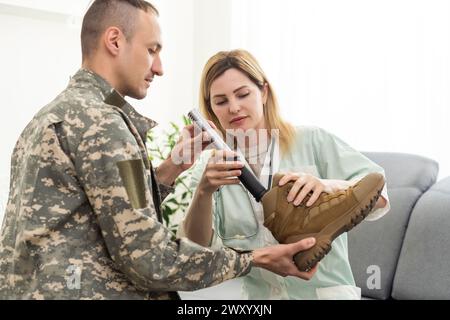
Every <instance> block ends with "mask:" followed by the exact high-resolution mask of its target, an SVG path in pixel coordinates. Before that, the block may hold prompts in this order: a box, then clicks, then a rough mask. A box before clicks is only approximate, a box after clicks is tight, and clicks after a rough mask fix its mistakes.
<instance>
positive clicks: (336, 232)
mask: <svg viewBox="0 0 450 320" xmlns="http://www.w3.org/2000/svg"><path fill="white" fill-rule="evenodd" d="M383 187H384V180H381V181H380V183H379V185H378V186H377V187H376V188H375V189H374V190H373V191H372V192H370V193H369V194H368V195H367V197H366V198H365V199H364V200H363V201H362V202H360V203H359V205H358V206H357V207H356V208H354V209H353V210H351V211H349V212H348V213H347V214H346V215H344V216H342V217H340V218H339V219H337V220H336V221H334V222H333V223H331V224H329V225H328V226H326V227H325V228H324V229H323V230H321V231H320V232H319V233H316V234H312V235H308V237H309V236H312V237H314V238H316V244H315V245H314V247H312V248H311V249H309V250H306V251H301V252H299V253H297V254H296V255H295V256H294V261H295V264H296V265H297V267H298V269H299V270H300V271H309V270H311V269H312V268H313V267H314V266H315V265H316V264H317V263H318V262H319V261H320V260H322V259H323V257H325V255H326V254H327V253H328V252H330V250H331V243H332V242H333V241H334V239H336V238H337V237H338V236H340V235H341V234H342V233H344V232H346V231H350V230H351V229H353V228H354V227H355V226H357V225H358V224H359V223H361V222H362V221H363V220H364V219H365V218H366V217H367V215H368V214H369V213H370V212H371V211H372V209H373V208H374V207H375V204H376V203H377V201H378V198H379V197H380V194H381V191H382V190H383ZM304 238H305V236H300V237H297V239H296V240H294V237H291V239H289V243H291V242H295V241H299V240H301V239H304Z"/></svg>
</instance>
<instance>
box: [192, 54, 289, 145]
mask: <svg viewBox="0 0 450 320" xmlns="http://www.w3.org/2000/svg"><path fill="white" fill-rule="evenodd" d="M229 69H236V70H239V71H241V72H242V73H244V74H245V75H246V76H247V77H248V78H249V79H250V80H251V81H252V82H253V83H254V84H255V85H256V86H257V87H258V88H259V89H261V90H262V89H263V88H264V85H266V86H267V102H266V104H265V105H264V118H265V123H266V126H267V129H268V131H269V132H271V130H272V129H278V130H279V139H280V149H281V151H282V152H286V151H288V150H289V147H290V146H291V144H292V143H293V141H294V137H295V129H294V127H293V126H292V125H291V124H289V123H288V122H286V121H284V120H283V119H282V118H281V116H280V110H279V106H278V101H277V98H276V95H275V92H274V91H273V89H272V86H271V85H270V83H269V81H268V80H267V77H266V75H265V74H264V71H263V70H262V68H261V67H260V65H259V63H258V61H257V60H256V59H255V57H254V56H253V55H252V54H250V53H249V52H248V51H246V50H241V49H239V50H232V51H221V52H218V53H217V54H215V55H214V56H212V57H211V58H210V59H209V60H208V62H207V63H206V65H205V67H204V68H203V73H202V79H201V83H200V99H199V100H200V111H201V112H202V113H203V114H204V115H205V117H206V118H208V119H209V120H211V121H213V122H214V124H215V125H216V127H217V128H219V129H220V131H221V132H222V134H223V136H225V129H224V128H223V127H222V126H221V124H220V122H219V120H218V119H217V117H216V116H215V114H214V112H213V111H212V108H211V96H210V92H211V85H212V83H213V82H214V80H216V79H217V78H218V77H220V76H221V75H222V74H223V73H224V72H225V71H227V70H229Z"/></svg>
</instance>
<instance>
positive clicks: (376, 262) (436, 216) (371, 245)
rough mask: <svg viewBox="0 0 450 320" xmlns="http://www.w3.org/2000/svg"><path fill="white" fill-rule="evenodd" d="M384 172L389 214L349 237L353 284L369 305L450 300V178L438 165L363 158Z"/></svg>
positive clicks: (396, 156) (412, 158) (382, 156)
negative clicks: (378, 301)
mask: <svg viewBox="0 0 450 320" xmlns="http://www.w3.org/2000/svg"><path fill="white" fill-rule="evenodd" d="M366 155H367V156H368V157H369V158H371V159H372V160H373V161H375V162H376V163H378V164H379V165H381V166H382V167H383V168H384V169H385V171H386V177H387V181H388V192H389V197H390V201H391V211H390V212H389V213H388V214H387V215H386V216H384V217H383V218H381V219H380V220H378V221H377V222H375V223H374V222H365V221H364V222H362V223H361V225H359V226H358V227H356V228H355V229H354V230H352V231H351V232H349V255H350V257H349V258H350V263H351V265H352V269H353V273H354V276H355V280H356V284H357V285H358V286H359V287H360V288H361V291H362V295H363V297H364V298H368V299H450V177H447V178H445V179H443V180H441V181H439V182H438V183H435V182H436V178H437V175H438V170H439V168H438V164H437V162H436V161H433V160H431V159H427V158H424V157H419V156H416V155H408V154H400V153H366Z"/></svg>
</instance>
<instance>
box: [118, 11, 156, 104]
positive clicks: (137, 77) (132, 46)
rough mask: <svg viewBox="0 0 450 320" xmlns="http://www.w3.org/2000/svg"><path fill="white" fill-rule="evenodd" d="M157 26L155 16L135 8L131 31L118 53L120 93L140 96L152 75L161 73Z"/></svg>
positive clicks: (145, 89)
mask: <svg viewBox="0 0 450 320" xmlns="http://www.w3.org/2000/svg"><path fill="white" fill-rule="evenodd" d="M161 48H162V44H161V29H160V27H159V23H158V21H157V18H156V16H155V15H154V14H153V13H151V12H148V13H147V12H144V11H142V10H139V13H138V17H137V21H136V28H135V30H134V35H133V37H132V38H131V39H129V41H128V42H126V43H125V46H124V48H123V50H122V52H121V55H120V63H119V70H118V71H119V75H120V79H119V81H120V84H121V85H120V89H119V91H120V93H121V94H122V95H124V96H129V97H132V98H135V99H143V98H145V97H146V95H147V90H148V88H149V87H150V83H151V82H152V81H153V79H154V77H155V75H158V76H162V74H163V69H162V64H161V58H160V56H159V53H160V50H161ZM117 89H118V88H117Z"/></svg>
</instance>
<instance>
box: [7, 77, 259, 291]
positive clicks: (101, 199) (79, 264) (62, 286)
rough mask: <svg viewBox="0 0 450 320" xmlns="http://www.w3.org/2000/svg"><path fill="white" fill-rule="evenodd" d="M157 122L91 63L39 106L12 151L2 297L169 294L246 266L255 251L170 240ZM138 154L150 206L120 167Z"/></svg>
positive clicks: (244, 270)
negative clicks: (161, 215)
mask: <svg viewBox="0 0 450 320" xmlns="http://www.w3.org/2000/svg"><path fill="white" fill-rule="evenodd" d="M154 125H155V123H154V122H153V121H151V120H150V119H147V118H145V117H143V116H141V115H139V114H138V113H137V112H136V111H135V110H134V109H133V107H132V106H131V105H129V104H128V103H127V102H126V101H125V100H124V99H122V98H121V97H120V95H119V94H118V93H117V92H116V91H115V90H114V89H113V88H112V87H111V86H110V85H109V84H108V83H107V82H106V81H105V80H104V79H102V78H101V77H100V76H98V75H96V74H95V73H93V72H91V71H88V70H86V69H80V70H79V71H78V72H77V73H76V75H75V76H74V77H73V78H72V79H71V82H70V83H69V86H68V87H67V88H66V89H65V90H64V91H63V92H62V93H61V94H60V95H59V96H58V97H57V98H56V99H55V100H54V101H53V102H51V103H50V104H49V105H47V106H46V107H44V108H43V109H42V110H40V112H39V113H38V114H37V115H36V116H35V117H34V118H33V120H32V121H31V122H30V123H29V124H28V126H27V127H26V128H25V130H24V131H23V133H22V134H21V136H20V138H19V140H18V141H17V144H16V147H15V149H14V152H13V155H12V161H11V183H10V194H9V199H8V204H7V208H6V213H5V218H4V221H3V225H2V229H1V235H0V299H170V298H174V297H176V295H175V294H174V292H173V291H176V290H183V291H189V290H196V289H201V288H204V287H207V286H211V285H215V284H218V283H220V282H222V281H225V280H227V279H231V278H235V277H238V276H241V275H244V274H246V273H248V271H249V269H250V267H251V264H252V257H251V254H250V253H239V252H236V251H234V250H232V249H229V248H222V249H218V250H211V249H208V248H204V247H201V246H198V245H196V244H195V243H193V242H191V241H189V240H188V239H186V238H181V239H177V240H176V241H172V240H171V237H172V234H171V233H170V231H168V230H167V229H166V228H164V226H163V225H162V223H161V221H160V219H158V208H157V207H155V200H156V201H157V202H159V201H160V200H161V199H160V196H161V194H160V190H161V193H162V195H163V196H164V195H165V194H167V192H169V191H170V188H169V187H167V186H161V185H159V186H158V184H155V183H152V179H154V174H153V172H152V167H151V163H150V162H149V161H148V156H147V151H146V146H145V143H144V141H145V137H146V134H147V132H148V130H150V129H151V128H152V127H153V126H154ZM135 159H140V160H142V174H143V175H144V178H145V179H146V181H148V183H146V184H145V190H142V192H143V193H144V195H145V200H146V206H145V207H143V208H133V207H132V205H131V203H130V200H129V195H128V194H127V190H126V189H125V187H124V184H123V181H122V179H121V176H120V174H119V170H118V166H117V163H118V162H120V161H125V160H135ZM153 182H155V181H154V180H153ZM152 185H153V186H152ZM155 185H156V187H155ZM155 196H156V198H154V197H155Z"/></svg>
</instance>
